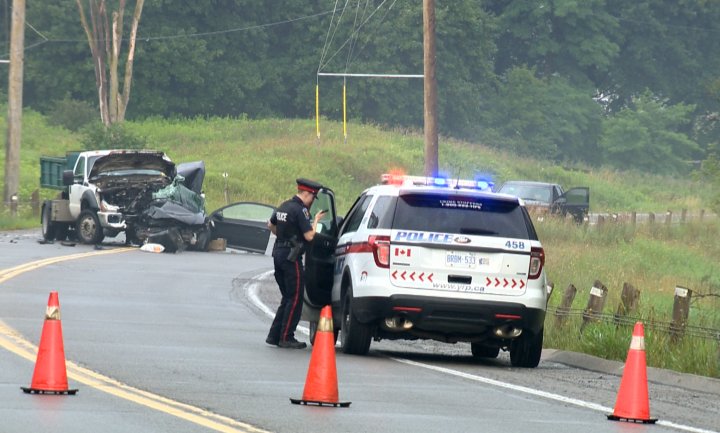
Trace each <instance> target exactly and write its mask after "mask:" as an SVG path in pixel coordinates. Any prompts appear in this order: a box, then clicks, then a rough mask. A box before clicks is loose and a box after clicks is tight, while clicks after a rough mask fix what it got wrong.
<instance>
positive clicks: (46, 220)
mask: <svg viewBox="0 0 720 433" xmlns="http://www.w3.org/2000/svg"><path fill="white" fill-rule="evenodd" d="M41 215H42V217H41V219H40V222H41V224H42V235H43V238H44V239H45V240H46V241H52V240H54V239H55V232H56V230H57V223H56V222H55V221H52V201H50V200H45V201H44V202H43V205H42V213H41Z"/></svg>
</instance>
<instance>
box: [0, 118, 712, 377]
mask: <svg viewBox="0 0 720 433" xmlns="http://www.w3.org/2000/svg"><path fill="white" fill-rule="evenodd" d="M126 126H127V127H128V128H129V129H130V130H131V132H133V133H135V134H137V135H140V136H143V137H145V139H146V140H147V143H148V147H149V148H154V149H158V150H163V151H165V152H167V153H168V155H169V156H170V157H171V158H172V159H173V160H174V161H176V162H188V161H195V160H204V161H205V164H206V167H207V173H206V178H205V185H204V189H205V193H206V207H207V210H208V211H212V210H214V209H216V208H219V207H221V206H223V205H224V204H225V198H224V197H225V192H224V190H225V187H226V182H227V193H228V197H229V201H230V202H235V201H257V202H261V203H267V204H271V205H277V204H279V203H281V202H282V201H283V200H284V199H286V198H287V197H289V196H291V195H292V194H294V192H295V182H294V181H295V178H297V177H306V178H311V179H315V180H318V181H320V182H322V183H323V184H325V185H327V186H329V187H331V188H332V189H333V190H334V191H335V194H336V197H337V207H338V212H339V213H340V214H341V215H342V214H345V212H346V211H347V210H348V208H349V207H350V206H351V205H352V202H353V201H354V199H355V197H357V195H358V194H359V193H360V192H361V191H362V190H363V189H365V188H367V187H369V186H371V185H374V184H376V183H377V182H378V181H379V179H380V175H381V174H382V173H384V172H387V171H389V170H392V169H401V170H404V171H405V172H407V173H408V174H422V172H423V167H424V150H423V149H424V140H423V135H422V132H421V131H408V130H383V129H380V128H377V127H374V126H372V125H360V124H355V123H351V124H349V125H348V140H347V142H345V140H344V138H343V135H342V125H341V124H338V123H335V122H329V121H326V120H322V121H321V128H322V131H321V133H322V135H321V137H320V140H317V138H316V134H315V122H314V121H313V120H311V119H263V120H248V119H242V118H241V119H230V118H212V119H189V120H165V119H157V118H155V119H148V120H145V121H140V122H128V123H127V125H126ZM0 132H2V133H4V132H5V124H4V119H0ZM80 138H81V137H80V136H78V135H76V134H74V133H72V132H70V131H67V130H64V129H62V128H57V127H51V126H48V125H47V122H46V121H45V118H44V117H43V116H41V115H39V114H37V113H33V112H31V111H26V112H25V115H24V117H23V134H22V149H21V173H20V183H21V186H20V190H19V194H20V200H21V206H20V214H21V215H20V217H19V218H10V217H9V215H8V213H7V211H6V210H5V211H2V212H0V229H16V228H27V227H38V226H39V218H37V217H33V216H32V213H31V212H30V208H29V205H28V202H29V198H30V194H31V193H32V192H33V191H34V190H35V189H37V188H38V184H39V176H40V167H39V158H40V156H41V155H48V156H60V155H64V154H65V152H66V151H68V150H81V149H80V146H81V145H80V142H81V140H80ZM4 157H5V155H4V153H3V154H2V155H0V165H1V166H2V167H3V169H4ZM439 165H440V170H441V172H443V173H446V174H448V175H450V176H453V177H461V178H465V177H473V176H474V175H475V174H476V173H484V174H492V175H493V176H494V178H495V180H496V182H497V183H500V182H502V181H504V180H508V179H528V180H539V181H549V182H559V183H561V184H563V185H564V186H566V187H572V186H589V187H590V191H591V203H590V205H591V211H592V212H618V211H638V212H665V211H666V210H672V211H673V212H680V211H681V210H682V209H688V211H690V212H692V213H698V212H699V211H700V210H701V209H706V210H708V211H709V209H710V203H711V199H712V193H713V191H712V189H711V188H709V187H707V185H704V184H702V183H699V182H696V181H693V180H691V179H690V177H689V176H688V177H687V178H682V177H665V176H661V175H654V174H641V173H630V172H618V171H615V170H610V169H605V168H603V169H593V168H589V167H582V166H580V167H573V168H563V167H560V166H557V165H554V164H552V163H550V162H548V161H543V160H540V159H535V158H530V157H525V156H517V155H512V154H509V153H505V152H502V151H498V150H495V149H491V148H489V147H487V146H484V145H482V144H479V143H467V142H460V141H456V140H448V139H445V138H442V137H441V138H440V149H439ZM223 173H227V174H228V177H227V179H225V178H224V177H223ZM56 194H57V191H54V190H41V197H42V198H49V197H52V196H54V195H56ZM537 229H538V233H539V236H540V238H541V240H542V242H543V245H544V247H545V252H546V256H547V273H548V276H549V277H550V279H551V281H553V282H554V284H555V294H554V295H553V297H552V298H551V300H550V303H551V305H557V303H558V302H559V300H560V298H561V296H562V291H563V290H564V288H565V287H567V285H568V284H574V285H575V286H576V287H577V288H578V294H577V296H576V299H575V302H574V304H573V307H574V308H583V307H584V306H585V305H586V303H587V300H588V296H589V289H590V287H591V286H592V284H593V282H594V281H595V280H596V279H599V280H600V281H602V282H603V283H604V284H605V285H606V286H607V287H608V288H609V289H610V293H609V295H608V300H607V303H606V312H610V313H612V312H614V310H615V308H616V307H617V303H618V302H619V297H620V290H621V289H622V285H623V283H625V282H628V283H631V284H633V285H634V286H635V287H638V288H639V289H640V290H641V293H642V294H641V301H640V311H639V314H642V315H644V316H645V317H650V318H654V319H655V320H669V315H670V314H671V311H672V302H673V293H674V288H675V286H676V285H682V286H684V287H689V288H691V289H692V290H693V291H694V292H695V294H697V295H705V296H704V297H700V296H695V301H694V302H693V304H692V308H691V312H690V317H691V322H692V324H694V325H698V326H708V327H713V328H715V329H720V314H718V313H717V311H720V309H719V308H718V307H720V299H719V298H718V296H717V295H718V294H720V267H719V266H718V263H720V242H717V239H718V238H720V227H719V224H718V223H717V222H715V223H713V222H710V223H691V224H684V225H673V226H666V225H664V224H655V225H652V226H650V225H638V226H637V227H635V228H634V227H632V226H630V225H620V224H605V225H604V226H603V227H600V228H592V229H588V228H587V227H586V226H576V225H574V224H573V223H571V222H567V221H558V220H555V219H546V220H545V221H543V222H542V223H538V224H537ZM576 322H577V318H573V319H572V320H569V321H568V323H567V324H566V325H565V326H564V327H556V326H555V320H554V318H553V317H552V316H549V318H548V320H547V322H546V323H547V334H546V344H545V346H546V347H554V348H559V349H567V350H577V351H583V352H587V353H591V354H594V355H597V356H603V357H607V358H612V359H618V360H623V359H624V357H625V355H626V353H627V349H628V347H629V346H628V345H629V335H630V332H631V330H629V329H627V328H625V327H621V328H618V329H615V327H614V326H612V325H604V324H594V323H593V324H591V325H588V326H587V327H585V329H584V330H583V332H582V335H580V333H579V327H580V325H579V323H576ZM647 334H648V335H647V336H646V338H647V342H646V347H647V351H648V365H654V366H658V367H664V368H671V369H675V370H678V371H687V372H692V373H695V374H702V375H707V376H715V377H718V375H719V373H718V370H719V367H718V343H717V341H707V340H698V339H696V338H686V339H684V340H682V341H680V342H677V343H674V344H670V343H668V341H666V340H663V338H666V337H665V336H664V334H663V333H661V332H648V333H647ZM691 349H692V350H691Z"/></svg>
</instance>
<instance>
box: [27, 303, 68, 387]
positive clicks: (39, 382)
mask: <svg viewBox="0 0 720 433" xmlns="http://www.w3.org/2000/svg"><path fill="white" fill-rule="evenodd" d="M22 390H23V391H25V393H28V394H75V393H76V392H77V389H68V380H67V371H66V369H65V349H64V347H63V336H62V325H61V323H60V302H59V301H58V294H57V292H50V298H49V299H48V305H47V310H46V311H45V324H44V325H43V329H42V334H41V335H40V346H39V347H38V353H37V360H36V361H35V371H34V372H33V377H32V382H31V384H30V387H29V388H25V387H22Z"/></svg>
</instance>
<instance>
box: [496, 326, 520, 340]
mask: <svg viewBox="0 0 720 433" xmlns="http://www.w3.org/2000/svg"><path fill="white" fill-rule="evenodd" d="M493 333H494V334H495V336H496V337H499V338H505V339H507V338H517V337H519V336H520V334H522V328H517V327H515V326H513V325H510V324H507V325H500V326H498V327H496V328H495V330H494V331H493Z"/></svg>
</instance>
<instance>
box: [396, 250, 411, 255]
mask: <svg viewBox="0 0 720 433" xmlns="http://www.w3.org/2000/svg"><path fill="white" fill-rule="evenodd" d="M397 256H401V257H410V248H408V249H405V248H395V257H397Z"/></svg>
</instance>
